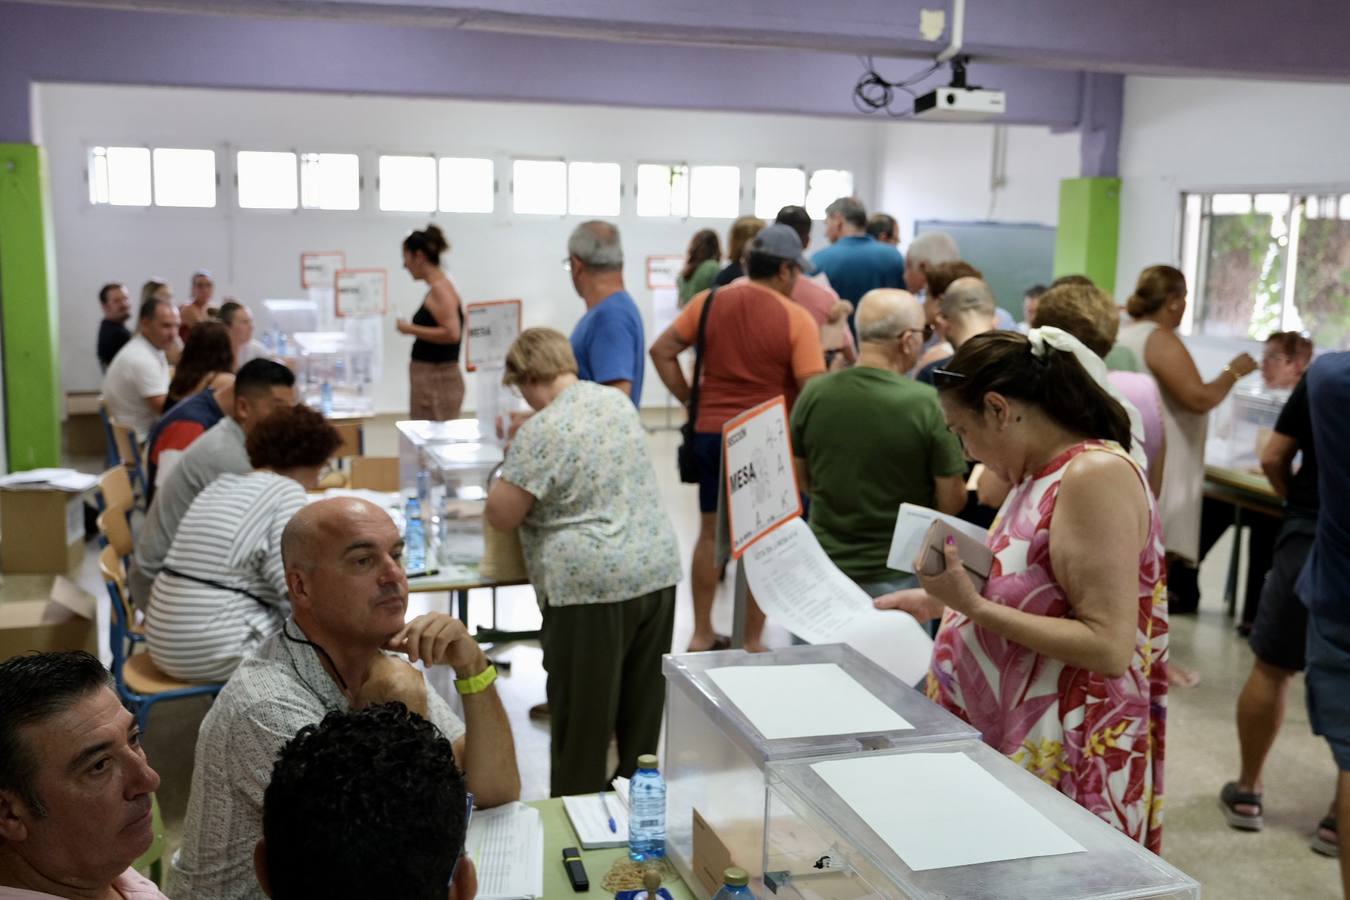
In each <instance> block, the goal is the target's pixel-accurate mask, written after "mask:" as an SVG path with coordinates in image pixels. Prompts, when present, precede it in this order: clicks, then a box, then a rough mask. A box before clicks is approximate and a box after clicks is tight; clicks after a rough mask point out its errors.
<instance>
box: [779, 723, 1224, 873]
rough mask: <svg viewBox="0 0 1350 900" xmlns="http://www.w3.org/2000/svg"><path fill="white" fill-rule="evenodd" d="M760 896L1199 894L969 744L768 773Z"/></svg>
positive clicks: (1005, 762) (1136, 847)
mask: <svg viewBox="0 0 1350 900" xmlns="http://www.w3.org/2000/svg"><path fill="white" fill-rule="evenodd" d="M763 868H764V872H765V873H766V874H765V876H764V879H765V882H764V883H765V887H766V890H765V896H776V897H780V898H793V900H845V898H848V900H853V898H864V897H866V898H887V900H937V898H943V900H946V898H955V897H960V898H963V900H1020V898H1028V900H1031V898H1034V900H1108V898H1109V900H1134V898H1168V900H1182V898H1198V897H1199V896H1200V885H1199V884H1198V883H1197V882H1196V881H1194V880H1193V879H1191V878H1190V877H1188V876H1187V875H1185V874H1184V873H1182V872H1181V871H1180V870H1178V869H1176V868H1174V867H1173V866H1171V865H1169V864H1168V863H1166V862H1164V861H1163V860H1162V859H1161V858H1160V857H1158V856H1156V855H1154V854H1153V853H1151V852H1149V851H1148V850H1146V849H1144V847H1143V846H1141V845H1140V844H1138V843H1136V842H1134V841H1132V840H1130V839H1129V838H1128V837H1126V836H1125V835H1124V834H1122V833H1121V832H1119V831H1117V830H1116V829H1115V828H1113V827H1111V826H1110V825H1108V824H1107V823H1106V822H1104V821H1103V820H1102V819H1100V818H1098V817H1097V816H1095V815H1093V814H1092V813H1090V812H1088V811H1087V810H1086V809H1084V808H1083V807H1081V806H1079V805H1078V804H1077V803H1075V802H1073V801H1072V800H1070V799H1069V798H1068V797H1066V796H1064V795H1063V794H1061V793H1059V792H1058V791H1056V790H1055V789H1054V788H1052V787H1050V786H1049V785H1047V784H1045V783H1044V782H1042V781H1041V780H1040V779H1039V778H1037V777H1036V776H1035V775H1032V774H1031V773H1030V772H1027V771H1026V770H1024V769H1023V768H1022V767H1021V766H1018V765H1017V764H1015V763H1013V762H1012V761H1010V760H1009V759H1007V758H1006V757H1004V756H1003V755H1002V754H1001V753H999V752H998V751H996V750H993V749H991V748H990V747H988V746H987V745H985V744H983V743H981V742H979V741H971V742H969V743H963V744H946V745H941V746H936V747H926V748H904V749H901V750H892V751H883V752H881V753H875V754H866V755H858V756H854V757H844V758H834V759H828V760H794V761H791V762H784V763H770V764H769V766H768V799H767V807H766V810H765V837H764V863H763Z"/></svg>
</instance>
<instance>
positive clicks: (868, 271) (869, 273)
mask: <svg viewBox="0 0 1350 900" xmlns="http://www.w3.org/2000/svg"><path fill="white" fill-rule="evenodd" d="M825 236H826V237H827V238H829V239H830V246H828V247H826V248H825V249H824V250H821V251H820V252H818V253H817V254H816V255H815V256H813V257H811V262H812V263H813V264H814V265H815V267H816V271H818V272H824V273H825V275H826V277H828V278H829V279H830V287H832V288H834V289H835V291H836V292H838V294H839V297H840V299H842V300H847V301H849V302H850V303H852V304H853V307H854V311H855V314H856V310H857V307H858V301H860V300H861V299H862V296H863V294H865V293H867V292H868V291H870V290H873V289H874V288H903V287H904V286H905V258H904V256H902V255H901V253H900V251H899V250H897V249H896V248H895V246H894V245H892V244H883V243H881V242H880V241H878V240H877V239H876V238H874V237H872V236H871V235H869V234H868V233H867V210H865V209H864V208H863V205H862V204H861V203H859V202H858V200H857V199H856V198H854V197H840V198H839V199H838V200H836V201H834V202H833V203H831V204H830V205H829V206H827V207H825ZM853 320H854V315H850V316H849V317H848V327H849V328H850V329H851V330H852V331H853V333H854V335H855V336H856V335H857V333H858V331H857V326H856V325H855V324H854V321H853Z"/></svg>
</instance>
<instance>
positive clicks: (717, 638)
mask: <svg viewBox="0 0 1350 900" xmlns="http://www.w3.org/2000/svg"><path fill="white" fill-rule="evenodd" d="M730 649H731V638H729V637H727V636H726V635H725V634H718V635H714V636H713V642H712V643H711V644H709V645H708V646H706V647H703V648H701V649H699V650H695V649H694V648H693V647H690V648H689V649H688V650H685V651H684V652H685V653H708V652H709V651H712V650H730Z"/></svg>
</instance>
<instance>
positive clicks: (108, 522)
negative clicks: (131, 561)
mask: <svg viewBox="0 0 1350 900" xmlns="http://www.w3.org/2000/svg"><path fill="white" fill-rule="evenodd" d="M98 530H99V534H102V535H103V536H104V537H106V538H107V539H108V545H109V546H110V547H112V548H113V549H114V550H116V551H117V555H118V556H120V557H122V558H123V559H125V558H126V557H128V556H130V555H131V551H132V549H133V546H134V545H133V543H132V540H131V525H130V524H129V523H128V522H127V507H125V506H112V507H109V508H108V509H105V510H104V511H103V512H101V513H99V514H98ZM124 568H125V566H124Z"/></svg>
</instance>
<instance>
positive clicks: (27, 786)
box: [0, 650, 165, 900]
mask: <svg viewBox="0 0 1350 900" xmlns="http://www.w3.org/2000/svg"><path fill="white" fill-rule="evenodd" d="M157 787H159V776H158V775H157V774H155V770H154V769H152V768H150V764H149V763H148V762H147V761H146V759H145V750H144V749H143V748H142V747H141V735H140V729H139V728H138V727H137V725H136V719H135V718H134V717H133V716H132V715H131V713H129V712H127V710H126V708H125V707H124V706H122V702H121V701H120V700H119V699H118V697H117V694H115V693H114V692H113V685H112V677H111V676H110V675H109V674H108V670H107V669H105V668H103V664H102V663H100V662H99V661H98V660H97V659H95V658H94V657H92V656H90V655H89V654H88V653H84V652H81V651H78V650H77V651H65V652H59V653H31V654H26V655H22V656H15V657H13V658H12V659H9V660H6V661H5V662H3V663H0V900H38V898H44V897H46V898H54V900H55V898H61V897H114V896H115V897H120V898H125V900H165V898H164V895H163V894H161V893H160V892H159V890H158V889H157V888H156V887H155V886H154V885H153V884H152V883H150V881H148V880H147V879H145V878H143V877H141V876H140V875H138V874H137V873H136V871H135V869H132V868H131V864H132V863H133V862H134V861H135V860H136V859H137V858H138V857H139V856H140V855H141V854H143V853H145V851H146V850H149V849H150V844H151V842H152V841H153V840H154V829H153V825H154V822H153V821H152V819H153V816H152V807H151V804H152V798H153V794H154V790H155V788H157Z"/></svg>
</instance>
